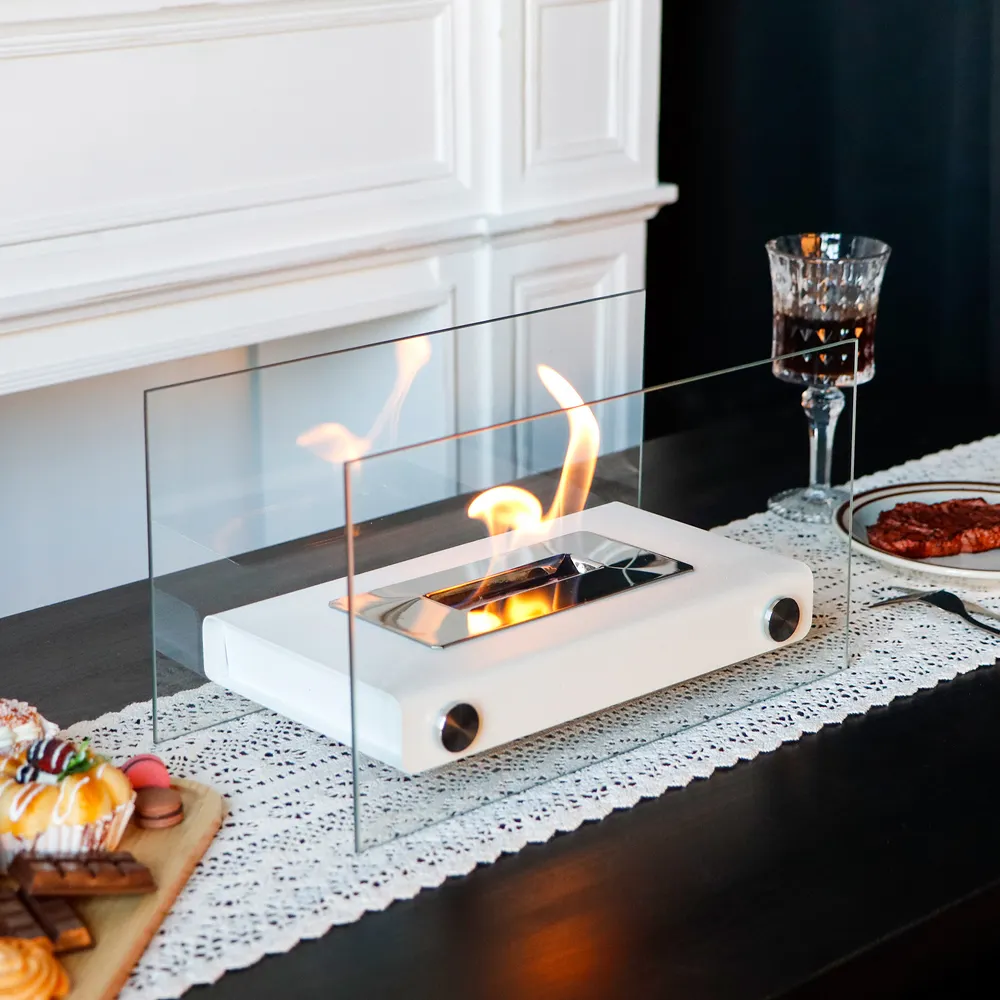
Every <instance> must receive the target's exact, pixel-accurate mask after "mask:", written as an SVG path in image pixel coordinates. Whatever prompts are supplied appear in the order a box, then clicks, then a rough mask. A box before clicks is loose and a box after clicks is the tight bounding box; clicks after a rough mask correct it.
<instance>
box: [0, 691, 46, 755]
mask: <svg viewBox="0 0 1000 1000" xmlns="http://www.w3.org/2000/svg"><path fill="white" fill-rule="evenodd" d="M58 731H59V727H58V726H56V725H54V724H53V723H51V722H49V721H48V720H47V719H44V718H42V716H41V715H40V714H39V712H38V709H37V708H35V707H34V706H32V705H29V704H28V703H27V702H26V701H17V700H15V699H13V698H0V754H6V753H10V752H11V751H14V750H16V749H18V748H19V747H20V746H22V745H23V744H25V743H31V742H32V741H33V740H40V739H45V738H46V737H49V736H55V734H56V733H57V732H58Z"/></svg>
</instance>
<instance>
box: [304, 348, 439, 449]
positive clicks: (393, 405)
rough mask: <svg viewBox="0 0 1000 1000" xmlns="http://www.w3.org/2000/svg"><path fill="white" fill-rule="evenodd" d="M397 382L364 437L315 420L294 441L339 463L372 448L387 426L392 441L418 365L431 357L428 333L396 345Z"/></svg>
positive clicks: (418, 368)
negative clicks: (312, 424) (314, 423)
mask: <svg viewBox="0 0 1000 1000" xmlns="http://www.w3.org/2000/svg"><path fill="white" fill-rule="evenodd" d="M395 354H396V382H395V384H394V385H393V387H392V392H391V393H389V398H388V399H387V400H386V402H385V406H383V407H382V409H381V411H380V412H379V415H378V416H377V417H376V418H375V422H374V423H373V424H372V426H371V429H370V430H369V431H368V433H367V434H366V435H365V436H364V437H359V436H358V435H357V434H355V433H354V432H353V431H352V430H350V429H349V428H347V427H345V426H344V425H343V424H317V425H316V426H315V427H310V428H309V430H307V431H304V432H303V433H302V434H300V435H299V436H298V437H297V438H296V439H295V443H296V444H297V445H298V446H299V447H300V448H308V449H309V450H310V451H311V452H313V454H315V455H318V456H319V457H320V458H321V459H323V461H324V462H330V463H331V464H332V465H342V464H343V463H344V462H352V461H354V460H355V459H358V458H361V457H362V456H363V455H366V454H367V453H368V452H369V451H371V448H372V445H373V444H374V443H375V441H376V439H377V438H378V437H379V435H380V434H381V433H382V432H383V431H384V430H385V427H386V425H387V424H388V426H389V444H390V446H393V445H395V443H396V438H397V436H398V434H399V417H400V413H401V412H402V409H403V403H404V402H405V400H406V396H407V394H408V393H409V391H410V387H411V386H412V385H413V380H414V379H415V378H416V377H417V375H418V374H419V372H420V369H421V368H423V367H424V365H426V364H427V362H428V361H430V359H431V343H430V338H429V337H410V338H408V339H407V340H400V341H397V342H396V345H395Z"/></svg>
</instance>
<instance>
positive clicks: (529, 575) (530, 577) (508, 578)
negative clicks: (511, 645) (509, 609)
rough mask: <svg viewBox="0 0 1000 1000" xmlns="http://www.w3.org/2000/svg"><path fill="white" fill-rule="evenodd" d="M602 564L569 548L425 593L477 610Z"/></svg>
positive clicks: (448, 603) (441, 601)
mask: <svg viewBox="0 0 1000 1000" xmlns="http://www.w3.org/2000/svg"><path fill="white" fill-rule="evenodd" d="M602 568H603V566H602V564H601V563H596V562H589V561H587V560H586V559H581V558H579V557H577V556H573V555H570V554H569V553H567V552H560V553H554V554H553V555H551V556H547V557H545V558H544V559H537V560H536V561H535V562H531V563H525V564H524V565H521V566H515V567H513V568H512V569H508V570H504V571H502V572H500V573H493V574H491V575H490V576H486V577H482V578H481V579H479V580H469V581H468V582H466V583H460V584H458V585H457V586H454V587H444V588H442V589H440V590H434V591H431V592H430V593H429V594H424V597H426V598H427V599H428V600H430V601H436V602H437V603H438V604H443V605H445V606H446V607H449V608H456V609H461V610H463V611H475V610H476V609H477V608H482V607H485V606H486V605H488V604H494V603H496V602H497V601H503V600H506V599H507V598H509V597H515V596H516V595H518V594H523V593H527V592H528V591H531V590H537V589H539V588H540V587H546V586H549V585H551V584H555V583H561V582H562V581H564V580H572V579H574V578H576V577H578V576H581V575H583V574H584V573H590V572H592V571H593V570H596V569H602Z"/></svg>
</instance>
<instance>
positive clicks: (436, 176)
mask: <svg viewBox="0 0 1000 1000" xmlns="http://www.w3.org/2000/svg"><path fill="white" fill-rule="evenodd" d="M466 3H467V0H385V2H376V3H373V4H371V5H367V4H358V3H356V2H355V3H351V4H350V5H344V4H341V3H335V2H331V0H325V2H323V3H315V2H310V3H304V4H293V5H280V6H277V5H273V4H268V5H260V9H259V10H258V8H257V6H256V5H253V6H239V7H234V8H231V9H229V10H225V9H224V8H223V10H225V12H224V13H219V9H218V8H208V9H199V10H197V11H191V10H185V11H184V12H183V16H182V15H181V14H180V13H178V12H175V13H174V14H173V15H172V17H171V18H170V19H169V20H163V15H162V13H161V14H160V15H159V17H160V20H156V17H155V16H154V15H143V16H142V18H140V20H141V21H142V22H143V23H140V24H138V25H136V26H130V27H120V28H114V29H112V28H110V27H104V28H99V29H98V28H91V29H88V30H84V29H72V30H71V29H66V32H65V37H63V36H62V35H60V34H59V33H56V34H53V35H48V36H40V35H33V34H31V33H28V34H26V35H24V36H23V37H19V35H18V33H17V31H16V30H15V31H14V32H12V33H11V34H9V35H8V34H7V33H6V31H4V32H0V71H2V70H3V61H4V59H7V58H17V57H21V56H25V55H61V54H64V53H66V52H70V51H73V52H84V51H97V50H104V49H109V48H115V47H118V48H121V47H126V43H127V44H128V46H136V47H144V48H145V47H149V46H153V45H161V44H163V45H166V44H174V43H180V42H184V43H187V42H208V41H212V40H218V39H226V38H239V37H246V36H249V35H269V36H271V35H279V34H283V33H288V32H307V31H312V30H322V29H337V28H346V27H352V26H355V27H356V26H371V25H381V24H394V23H400V22H415V21H428V22H429V23H430V24H431V25H432V30H433V41H432V43H431V44H432V47H433V51H432V53H430V58H431V59H432V60H433V66H432V70H431V72H432V79H433V96H432V107H433V126H432V128H433V134H431V135H429V136H428V139H429V146H430V151H429V155H409V156H408V155H406V153H405V152H403V154H402V155H400V156H399V157H398V158H386V159H385V160H384V161H383V162H377V163H368V164H365V165H364V166H348V165H346V164H343V165H338V164H331V169H323V170H322V171H321V172H316V171H313V172H310V173H304V174H301V175H299V176H287V175H286V176H284V177H282V178H281V179H273V180H268V181H265V182H263V183H243V184H236V185H233V186H230V187H226V188H220V186H219V185H218V183H217V181H216V182H215V183H214V184H211V183H210V184H209V185H208V186H206V187H204V188H203V189H202V190H200V191H199V190H191V191H186V192H184V193H180V192H178V193H171V194H167V193H165V194H164V195H163V196H160V197H156V198H150V197H148V196H145V197H143V196H141V195H140V196H139V197H138V198H132V199H129V198H127V197H126V198H123V200H122V201H121V202H118V203H115V202H107V201H106V202H105V203H104V204H101V203H100V202H98V203H97V204H96V205H94V206H91V205H87V207H85V208H84V207H81V208H80V209H78V210H75V211H69V212H62V213H56V214H52V215H44V214H38V215H33V216H30V217H28V218H17V216H16V215H15V216H14V218H13V219H12V220H11V221H4V219H3V218H2V217H0V248H2V247H4V246H9V245H12V244H18V243H23V242H31V241H35V240H41V239H57V238H60V237H64V236H72V235H75V234H86V233H98V232H106V231H109V230H118V229H123V228H127V227H130V226H141V225H146V224H151V223H159V222H168V221H172V220H177V219H185V218H190V217H195V216H203V215H211V214H214V213H219V212H231V211H238V210H244V209H258V208H267V207H270V206H274V205H282V204H292V203H296V202H308V201H311V200H321V199H337V198H344V197H345V196H354V195H359V194H365V193H371V194H378V193H379V192H383V191H385V192H391V191H392V190H393V189H397V190H398V189H413V190H414V191H417V190H420V189H421V188H422V187H427V186H428V185H433V184H435V183H438V184H441V183H442V182H443V183H444V184H445V185H447V186H449V188H450V189H451V190H452V192H453V194H454V196H455V197H461V195H462V193H463V192H464V191H465V190H466V189H467V185H468V182H469V176H468V175H469V163H468V152H467V149H468V139H467V137H466V136H465V135H464V133H465V132H467V131H468V129H469V127H470V114H469V108H468V106H467V104H466V102H465V97H464V96H463V95H464V91H465V90H467V89H468V72H469V71H468V67H467V66H466V65H464V63H463V60H464V61H466V62H467V61H468V58H469V53H470V47H471V45H470V38H469V25H468V19H467V16H466V10H465V7H466ZM146 20H149V22H150V23H148V24H147V23H145V21H146ZM456 21H458V25H457V26H456ZM84 23H87V22H84ZM456 27H458V33H462V37H456V35H457V32H456ZM59 39H61V42H60V43H59V44H60V45H63V44H65V45H73V46H75V47H74V48H65V47H63V48H60V47H58V46H55V42H56V40H59ZM50 43H51V44H50ZM119 43H120V44H119ZM25 46H27V47H28V48H25ZM32 46H35V47H37V51H35V50H34V49H31V47H32ZM53 46H55V47H53ZM28 49H31V51H28ZM136 83H137V85H138V86H140V87H141V86H142V85H143V81H141V80H139V81H136ZM313 99H314V100H316V103H317V107H316V113H317V114H318V113H320V112H321V108H322V104H323V102H322V100H319V99H317V98H316V97H314V98H313ZM0 120H2V113H0ZM42 124H43V125H44V124H45V122H44V120H43V122H42ZM317 127H318V126H317ZM460 133H462V134H460ZM345 138H346V139H347V140H348V141H349V140H350V138H351V137H350V136H346V137H345ZM137 140H138V141H146V142H147V143H148V142H155V141H156V136H150V135H147V134H145V133H141V132H140V133H139V134H138V136H137ZM414 152H416V151H414ZM399 196H400V197H403V198H405V197H408V196H409V195H408V194H407V192H406V191H405V190H404V191H402V192H400V195H399ZM414 197H416V195H414ZM0 216H2V213H0Z"/></svg>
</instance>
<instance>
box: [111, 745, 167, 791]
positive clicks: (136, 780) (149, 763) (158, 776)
mask: <svg viewBox="0 0 1000 1000" xmlns="http://www.w3.org/2000/svg"><path fill="white" fill-rule="evenodd" d="M122 772H123V773H124V774H125V775H126V776H127V777H128V780H129V781H130V782H131V783H132V787H133V788H134V789H136V790H137V791H138V790H139V789H140V788H169V787H170V772H169V771H167V765H166V764H164V763H163V761H162V760H160V758H159V757H154V756H153V755H152V754H151V753H141V754H138V755H137V756H135V757H130V758H129V759H128V760H127V761H125V763H124V764H123V765H122Z"/></svg>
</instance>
